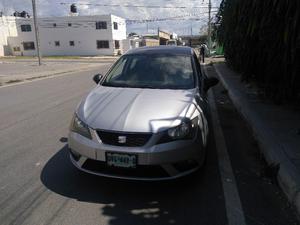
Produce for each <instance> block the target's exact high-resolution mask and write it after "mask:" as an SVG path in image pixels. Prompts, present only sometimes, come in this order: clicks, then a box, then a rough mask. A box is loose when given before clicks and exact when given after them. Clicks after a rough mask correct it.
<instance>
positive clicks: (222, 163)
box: [208, 91, 246, 225]
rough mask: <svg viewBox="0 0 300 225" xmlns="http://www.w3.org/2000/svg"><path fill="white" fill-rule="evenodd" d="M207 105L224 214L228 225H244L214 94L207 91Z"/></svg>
mask: <svg viewBox="0 0 300 225" xmlns="http://www.w3.org/2000/svg"><path fill="white" fill-rule="evenodd" d="M208 99H209V105H210V110H211V119H212V125H213V131H214V137H215V143H216V148H217V153H218V164H219V170H220V174H221V180H222V186H223V191H224V198H225V206H226V215H227V219H228V224H229V225H246V220H245V215H244V212H243V208H242V204H241V200H240V196H239V193H238V189H237V185H236V180H235V177H234V173H233V170H232V167H231V162H230V158H229V155H228V151H227V148H226V143H225V138H224V134H223V132H222V130H221V124H220V119H219V115H218V111H217V106H216V102H215V100H214V94H213V92H212V91H209V93H208Z"/></svg>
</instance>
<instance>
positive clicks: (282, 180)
mask: <svg viewBox="0 0 300 225" xmlns="http://www.w3.org/2000/svg"><path fill="white" fill-rule="evenodd" d="M213 67H214V69H215V71H216V73H217V74H218V78H219V80H220V81H221V82H222V84H223V86H224V88H225V89H226V90H227V92H228V95H229V97H230V99H231V101H232V102H233V104H234V106H235V108H236V109H237V111H238V112H239V114H240V115H241V116H242V117H243V119H244V120H245V121H246V122H247V123H248V126H249V127H250V128H251V130H252V132H253V134H254V138H255V139H256V141H257V143H258V145H259V148H260V149H261V151H262V153H263V155H264V157H265V159H266V161H267V162H268V164H269V165H272V164H273V165H277V164H279V165H280V168H279V171H278V174H277V181H278V184H279V186H280V188H281V189H282V190H283V192H284V193H285V195H286V196H287V198H288V200H289V201H290V202H291V203H292V204H294V205H295V206H296V209H297V212H298V215H300V176H299V174H297V171H296V168H295V166H294V165H293V164H292V162H291V161H290V159H289V158H288V157H287V155H286V153H285V151H284V146H283V145H282V144H281V143H279V142H277V139H276V136H275V135H274V134H273V132H272V131H271V130H270V128H269V127H268V126H267V125H266V124H264V122H263V121H262V119H261V118H260V116H259V115H258V113H256V112H255V111H253V110H251V107H250V105H249V104H248V102H245V101H243V98H242V97H241V96H240V95H239V93H238V91H235V90H234V89H233V88H231V86H230V84H229V83H228V82H227V81H226V80H225V79H224V77H223V76H222V73H221V71H220V70H219V69H218V66H217V65H213Z"/></svg>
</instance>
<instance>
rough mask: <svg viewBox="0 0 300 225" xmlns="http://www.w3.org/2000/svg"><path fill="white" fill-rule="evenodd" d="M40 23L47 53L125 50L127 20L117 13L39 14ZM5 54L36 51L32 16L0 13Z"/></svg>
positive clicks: (43, 50)
mask: <svg viewBox="0 0 300 225" xmlns="http://www.w3.org/2000/svg"><path fill="white" fill-rule="evenodd" d="M38 26H39V34H40V47H41V53H42V55H44V56H50V55H86V56H93V55H116V54H118V53H123V46H122V43H123V42H122V40H124V39H126V22H125V19H123V18H120V17H117V16H114V15H100V16H68V17H51V18H39V19H38ZM1 55H24V56H33V55H36V42H35V35H34V26H33V19H32V18H23V17H12V16H8V17H6V16H2V17H0V56H1Z"/></svg>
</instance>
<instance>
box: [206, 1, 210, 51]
mask: <svg viewBox="0 0 300 225" xmlns="http://www.w3.org/2000/svg"><path fill="white" fill-rule="evenodd" d="M207 34H208V35H207V38H208V52H209V55H210V50H211V0H209V2H208V32H207Z"/></svg>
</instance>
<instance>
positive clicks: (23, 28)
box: [21, 24, 31, 32]
mask: <svg viewBox="0 0 300 225" xmlns="http://www.w3.org/2000/svg"><path fill="white" fill-rule="evenodd" d="M21 31H22V32H31V25H30V24H25V25H21Z"/></svg>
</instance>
